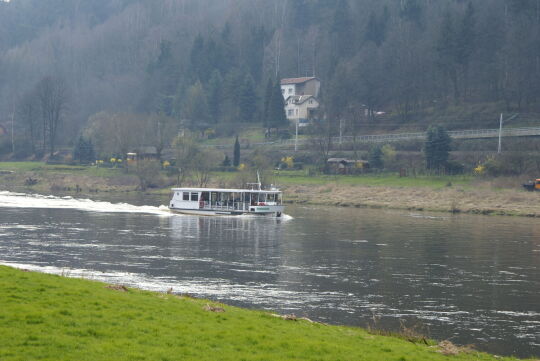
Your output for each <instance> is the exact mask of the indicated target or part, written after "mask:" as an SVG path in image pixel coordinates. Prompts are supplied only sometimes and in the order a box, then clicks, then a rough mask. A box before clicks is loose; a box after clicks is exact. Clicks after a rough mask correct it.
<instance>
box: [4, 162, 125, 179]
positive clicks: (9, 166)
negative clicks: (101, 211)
mask: <svg viewBox="0 0 540 361" xmlns="http://www.w3.org/2000/svg"><path fill="white" fill-rule="evenodd" d="M2 170H7V171H15V172H38V173H70V174H79V175H87V176H95V177H115V176H118V175H121V174H124V173H123V170H122V169H120V168H104V167H101V168H98V167H95V166H79V165H64V164H47V163H44V162H0V171H2Z"/></svg>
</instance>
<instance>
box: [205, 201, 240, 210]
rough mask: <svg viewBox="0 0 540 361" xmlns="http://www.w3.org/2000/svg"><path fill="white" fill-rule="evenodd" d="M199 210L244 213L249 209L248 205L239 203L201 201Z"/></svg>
mask: <svg viewBox="0 0 540 361" xmlns="http://www.w3.org/2000/svg"><path fill="white" fill-rule="evenodd" d="M200 208H201V209H218V210H225V211H246V210H248V209H249V203H246V202H241V201H201V202H200Z"/></svg>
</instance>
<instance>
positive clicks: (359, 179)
mask: <svg viewBox="0 0 540 361" xmlns="http://www.w3.org/2000/svg"><path fill="white" fill-rule="evenodd" d="M0 170H12V171H20V172H29V171H34V172H38V173H43V174H46V173H51V174H53V173H68V174H74V175H86V176H94V177H105V178H111V177H116V176H120V175H125V174H126V173H124V172H123V170H122V169H111V168H97V167H95V166H70V165H50V164H46V163H41V162H0ZM269 174H270V175H271V177H270V178H271V181H272V182H274V183H276V184H278V185H324V184H328V183H338V184H343V185H364V186H380V187H428V188H434V189H436V188H443V187H446V186H447V185H448V184H449V183H451V184H452V185H461V186H465V187H466V186H468V185H469V184H470V183H471V181H472V180H473V179H474V177H473V176H470V175H459V176H430V175H418V176H408V177H399V176H398V175H396V173H382V174H365V175H324V174H317V175H313V176H310V175H308V171H307V169H306V170H290V171H289V170H284V171H271V173H269ZM237 175H238V173H236V172H214V173H213V176H212V179H213V180H214V181H225V182H230V181H232V180H233V179H234V178H235V177H237Z"/></svg>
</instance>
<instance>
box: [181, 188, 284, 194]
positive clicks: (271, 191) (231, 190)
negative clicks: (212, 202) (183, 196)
mask: <svg viewBox="0 0 540 361" xmlns="http://www.w3.org/2000/svg"><path fill="white" fill-rule="evenodd" d="M171 190H173V191H175V192H177V191H181V192H183V191H187V192H223V193H270V194H277V193H281V191H280V190H279V189H261V190H258V189H232V188H230V189H228V188H171Z"/></svg>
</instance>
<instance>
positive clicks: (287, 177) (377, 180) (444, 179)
mask: <svg viewBox="0 0 540 361" xmlns="http://www.w3.org/2000/svg"><path fill="white" fill-rule="evenodd" d="M473 178H474V177H472V176H468V175H460V176H429V175H419V176H415V177H413V176H408V177H399V176H398V175H396V174H395V173H384V174H379V175H372V174H365V175H316V176H308V175H307V172H306V171H276V172H275V179H276V183H278V184H280V185H281V184H283V185H287V184H291V185H301V184H304V185H324V184H327V183H338V184H344V185H364V186H380V187H428V188H443V187H446V186H447V185H448V184H449V183H451V184H452V185H463V186H466V185H468V184H470V182H471V181H472V179H473Z"/></svg>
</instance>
